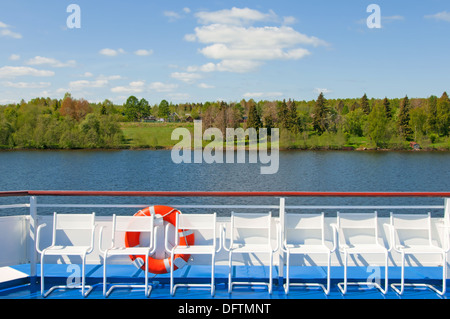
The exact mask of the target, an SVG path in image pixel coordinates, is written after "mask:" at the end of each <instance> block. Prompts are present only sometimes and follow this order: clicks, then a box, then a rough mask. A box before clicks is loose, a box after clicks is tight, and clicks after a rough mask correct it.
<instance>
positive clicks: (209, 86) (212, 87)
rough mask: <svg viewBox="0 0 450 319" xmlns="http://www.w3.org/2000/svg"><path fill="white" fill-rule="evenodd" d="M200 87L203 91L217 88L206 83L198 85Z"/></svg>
mask: <svg viewBox="0 0 450 319" xmlns="http://www.w3.org/2000/svg"><path fill="white" fill-rule="evenodd" d="M198 87H199V88H201V89H214V88H215V86H214V85H210V84H206V83H200V84H199V85H198Z"/></svg>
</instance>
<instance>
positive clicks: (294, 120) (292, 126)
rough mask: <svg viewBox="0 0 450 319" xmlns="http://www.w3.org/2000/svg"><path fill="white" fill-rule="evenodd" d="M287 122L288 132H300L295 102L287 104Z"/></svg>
mask: <svg viewBox="0 0 450 319" xmlns="http://www.w3.org/2000/svg"><path fill="white" fill-rule="evenodd" d="M288 121H289V130H290V131H291V132H294V133H297V132H299V131H300V128H299V118H298V114H297V106H296V104H295V101H292V102H290V103H289V112H288Z"/></svg>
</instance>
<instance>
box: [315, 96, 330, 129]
mask: <svg viewBox="0 0 450 319" xmlns="http://www.w3.org/2000/svg"><path fill="white" fill-rule="evenodd" d="M326 104H327V100H326V99H325V97H324V96H323V93H322V92H321V93H320V94H319V97H318V98H317V101H316V104H315V105H314V110H313V115H314V118H313V128H314V130H315V131H317V133H319V134H322V133H323V132H325V131H326V129H327V106H326Z"/></svg>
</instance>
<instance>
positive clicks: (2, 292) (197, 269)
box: [0, 265, 450, 301]
mask: <svg viewBox="0 0 450 319" xmlns="http://www.w3.org/2000/svg"><path fill="white" fill-rule="evenodd" d="M86 267H87V268H86V274H87V284H91V285H93V286H94V289H93V290H92V292H91V293H90V294H89V296H87V297H86V298H83V297H82V296H81V293H80V290H79V289H66V290H56V291H54V292H53V293H51V294H50V295H49V296H48V297H47V298H46V299H105V298H104V297H103V291H102V290H103V285H102V278H103V277H102V276H103V267H102V266H101V265H87V266H86ZM12 268H14V269H16V270H19V271H21V272H23V273H25V274H27V273H29V269H30V267H29V265H20V266H14V267H12ZM209 271H210V267H209V266H187V267H184V268H183V269H181V270H179V271H177V272H176V273H175V274H176V276H175V282H176V283H181V282H184V281H186V280H187V278H190V279H189V280H190V282H196V283H199V282H209V280H210V277H209ZM380 273H381V274H384V270H383V269H381V272H380ZM45 274H46V277H45V278H46V281H45V283H46V289H48V288H49V287H50V286H52V285H65V284H66V282H67V278H68V276H71V274H73V268H71V270H69V271H68V268H67V265H46V267H45ZM267 275H268V268H267V267H258V266H252V267H247V266H235V267H233V280H237V281H239V280H243V281H247V280H249V279H252V278H260V279H261V278H267ZM273 275H274V281H273V292H272V294H269V293H268V291H267V288H265V287H260V286H253V287H249V286H236V287H234V288H233V292H232V293H231V294H229V293H228V285H227V282H228V267H227V266H217V267H216V293H215V296H214V297H211V295H210V290H209V289H208V288H183V287H180V288H178V289H177V291H176V294H175V296H173V297H172V296H171V295H170V292H169V275H168V274H164V275H153V274H150V279H149V282H150V283H152V284H153V289H152V292H151V295H150V297H149V298H148V299H151V300H163V299H164V300H178V301H180V300H230V299H232V300H299V299H305V300H311V299H317V300H321V299H353V300H356V299H365V300H375V299H415V300H417V299H426V300H431V299H447V298H450V289H448V292H447V293H446V294H445V295H443V296H440V295H438V294H437V293H435V292H433V291H431V290H430V289H425V288H412V287H405V292H404V294H403V295H402V296H400V295H398V294H397V293H396V292H395V291H393V290H392V288H389V291H388V293H387V294H385V295H384V294H382V293H381V292H380V291H379V290H377V289H375V288H372V287H369V286H350V285H349V286H348V291H347V293H346V294H345V295H343V294H342V293H341V292H340V291H339V289H338V287H337V283H338V282H341V281H342V278H343V268H342V267H333V268H332V272H331V278H332V280H331V292H330V294H329V295H326V294H325V293H324V292H323V290H321V289H320V288H305V287H291V289H290V293H289V294H288V295H287V294H285V292H284V289H283V286H282V285H281V284H280V281H279V279H278V273H277V267H274V273H273ZM370 275H371V274H370V273H367V272H366V268H364V267H350V268H349V275H348V278H349V282H351V281H355V280H360V281H366V280H367V278H368V277H369V276H370ZM37 276H38V279H39V276H40V268H39V267H38V273H37ZM441 276H442V271H441V268H439V267H409V268H407V269H406V278H408V280H407V281H411V282H417V283H424V282H426V283H433V284H436V285H437V286H439V287H440V286H441V283H442V280H440V278H441ZM300 278H301V280H302V281H312V282H316V281H321V282H322V283H324V282H325V280H324V279H325V272H324V268H320V267H292V268H291V281H292V282H294V281H296V279H300ZM399 278H400V268H389V284H391V283H394V282H399ZM252 280H253V279H252ZM27 281H28V282H27ZM108 281H114V282H117V283H143V271H141V270H137V269H136V268H134V266H132V265H127V266H119V265H110V266H109V267H108ZM381 284H382V285H384V279H382V280H381ZM0 299H42V297H41V294H40V284H39V283H37V284H30V283H29V280H27V279H18V280H15V281H13V282H8V283H2V284H0ZM108 299H128V300H130V299H146V298H145V296H144V291H143V289H116V290H114V291H113V293H112V294H111V295H110V296H109V297H108Z"/></svg>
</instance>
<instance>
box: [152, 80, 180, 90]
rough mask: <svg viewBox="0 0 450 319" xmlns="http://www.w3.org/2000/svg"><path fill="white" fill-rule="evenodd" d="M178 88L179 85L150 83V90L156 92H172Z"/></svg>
mask: <svg viewBox="0 0 450 319" xmlns="http://www.w3.org/2000/svg"><path fill="white" fill-rule="evenodd" d="M177 87H178V85H177V84H170V83H162V82H153V83H150V85H149V88H150V89H151V90H154V91H156V92H170V91H173V90H175V89H176V88H177Z"/></svg>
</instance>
